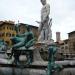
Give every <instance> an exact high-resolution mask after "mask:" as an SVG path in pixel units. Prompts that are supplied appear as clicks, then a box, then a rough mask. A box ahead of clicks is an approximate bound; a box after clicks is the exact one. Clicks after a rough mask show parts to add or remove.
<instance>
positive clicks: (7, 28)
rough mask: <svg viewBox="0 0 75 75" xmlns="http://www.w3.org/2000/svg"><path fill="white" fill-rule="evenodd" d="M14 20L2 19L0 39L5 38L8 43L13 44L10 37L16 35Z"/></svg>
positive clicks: (0, 22)
mask: <svg viewBox="0 0 75 75" xmlns="http://www.w3.org/2000/svg"><path fill="white" fill-rule="evenodd" d="M14 25H15V24H14V22H13V21H0V39H3V40H4V41H5V42H6V43H7V44H8V45H11V40H10V37H14V36H16V31H15V28H14Z"/></svg>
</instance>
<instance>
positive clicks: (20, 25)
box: [18, 23, 38, 40]
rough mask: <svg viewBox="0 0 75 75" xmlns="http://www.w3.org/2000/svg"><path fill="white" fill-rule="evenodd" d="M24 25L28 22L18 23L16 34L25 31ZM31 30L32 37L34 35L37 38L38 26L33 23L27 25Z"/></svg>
mask: <svg viewBox="0 0 75 75" xmlns="http://www.w3.org/2000/svg"><path fill="white" fill-rule="evenodd" d="M26 25H29V24H24V23H20V24H19V31H18V34H22V33H24V32H26ZM29 26H30V28H31V30H32V32H33V33H34V37H36V40H37V39H38V27H36V26H33V25H29Z"/></svg>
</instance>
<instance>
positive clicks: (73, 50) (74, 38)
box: [68, 31, 75, 57]
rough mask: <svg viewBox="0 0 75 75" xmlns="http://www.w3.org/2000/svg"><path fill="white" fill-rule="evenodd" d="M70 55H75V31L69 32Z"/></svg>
mask: <svg viewBox="0 0 75 75" xmlns="http://www.w3.org/2000/svg"><path fill="white" fill-rule="evenodd" d="M68 38H69V51H70V56H71V57H75V31H73V32H70V33H68Z"/></svg>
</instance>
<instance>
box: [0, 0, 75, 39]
mask: <svg viewBox="0 0 75 75" xmlns="http://www.w3.org/2000/svg"><path fill="white" fill-rule="evenodd" d="M47 3H49V4H50V15H49V16H50V17H51V18H52V27H51V29H52V38H53V39H54V40H55V39H56V32H61V40H64V39H67V38H68V33H69V32H72V31H74V30H75V0H47ZM41 8H42V5H41V2H40V0H1V1H0V20H12V21H15V22H16V23H18V20H19V22H20V23H26V24H31V25H36V26H39V25H38V24H37V23H36V22H35V21H40V10H41Z"/></svg>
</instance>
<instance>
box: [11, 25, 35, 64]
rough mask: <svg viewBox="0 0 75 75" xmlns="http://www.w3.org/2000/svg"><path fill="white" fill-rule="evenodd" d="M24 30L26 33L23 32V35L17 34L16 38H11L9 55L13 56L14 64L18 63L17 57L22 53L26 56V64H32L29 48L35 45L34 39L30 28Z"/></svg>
mask: <svg viewBox="0 0 75 75" xmlns="http://www.w3.org/2000/svg"><path fill="white" fill-rule="evenodd" d="M26 28H27V32H25V33H24V34H17V36H16V37H12V38H11V40H12V42H13V46H12V54H11V55H13V54H14V58H15V63H16V64H18V63H19V56H20V55H21V53H24V54H25V55H26V56H27V58H28V61H27V63H28V64H30V63H31V62H32V51H31V50H30V49H29V48H30V47H32V46H33V45H34V44H35V38H34V34H33V32H32V31H31V29H30V27H29V26H26ZM21 47H24V50H22V49H21V50H20V48H21Z"/></svg>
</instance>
